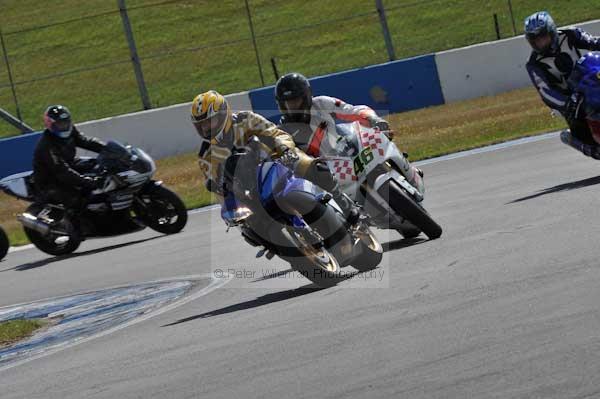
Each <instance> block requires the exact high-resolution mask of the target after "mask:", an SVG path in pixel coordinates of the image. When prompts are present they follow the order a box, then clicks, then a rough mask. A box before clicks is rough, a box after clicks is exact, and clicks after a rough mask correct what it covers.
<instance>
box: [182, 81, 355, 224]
mask: <svg viewBox="0 0 600 399" xmlns="http://www.w3.org/2000/svg"><path fill="white" fill-rule="evenodd" d="M191 119H192V123H193V124H194V127H195V128H196V131H197V132H198V134H199V136H200V137H201V139H202V143H201V147H200V151H199V153H198V156H199V165H200V170H201V171H202V178H203V180H204V183H205V185H206V187H207V188H208V189H209V190H210V191H212V192H215V193H217V194H218V195H220V196H222V195H223V189H224V178H225V170H224V168H225V162H226V160H227V158H228V157H229V156H230V155H231V154H232V152H233V150H234V149H241V148H244V147H246V145H247V143H248V140H249V139H250V138H251V137H252V136H257V137H258V138H260V141H261V142H262V144H264V145H266V146H267V147H268V148H269V149H270V151H272V155H273V156H274V157H278V158H279V159H280V160H281V162H282V163H283V164H285V165H286V166H288V167H291V168H292V169H293V170H294V172H295V174H296V175H297V176H299V177H303V178H305V179H307V180H310V181H311V182H313V183H315V184H316V185H318V186H319V187H321V188H323V189H324V190H326V191H328V192H329V193H331V195H332V196H333V198H334V199H335V201H336V202H337V203H338V204H339V205H340V207H341V208H342V211H343V212H344V214H345V215H346V219H347V221H348V222H349V223H350V224H354V223H356V222H357V221H358V219H359V217H360V214H359V211H358V209H357V207H356V206H355V205H354V203H353V202H352V200H351V199H350V198H348V197H347V196H346V195H344V194H343V193H342V192H341V190H340V189H339V187H338V183H337V181H336V179H335V177H334V176H333V175H332V173H331V171H330V170H329V167H328V166H327V164H325V163H324V162H321V161H317V160H315V159H314V158H312V157H311V156H309V155H307V154H306V153H305V152H303V151H302V150H300V149H299V148H297V147H296V145H295V144H294V140H293V139H292V137H291V136H290V135H289V134H287V133H286V132H284V131H282V130H280V129H278V128H277V126H275V125H274V124H273V123H271V122H269V121H268V120H267V119H265V118H264V117H262V116H260V115H258V114H256V113H254V112H251V111H243V112H232V110H231V106H230V105H229V103H228V102H227V99H226V98H225V97H224V96H222V95H221V94H219V93H218V92H216V91H214V90H210V91H207V92H205V93H202V94H199V95H198V96H196V98H194V101H193V103H192V109H191Z"/></svg>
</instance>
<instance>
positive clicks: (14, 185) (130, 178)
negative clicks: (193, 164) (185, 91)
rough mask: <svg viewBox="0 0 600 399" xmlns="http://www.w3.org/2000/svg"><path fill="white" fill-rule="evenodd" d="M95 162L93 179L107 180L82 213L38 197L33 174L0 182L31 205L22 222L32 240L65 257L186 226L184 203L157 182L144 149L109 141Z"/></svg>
mask: <svg viewBox="0 0 600 399" xmlns="http://www.w3.org/2000/svg"><path fill="white" fill-rule="evenodd" d="M80 162H83V163H86V162H87V163H93V167H91V168H90V167H89V165H88V166H87V167H86V169H88V170H92V172H91V173H90V175H92V176H102V177H104V179H105V184H104V187H103V188H102V189H98V190H95V191H93V192H92V193H91V194H90V196H89V197H88V198H87V202H86V206H85V208H84V209H82V210H72V209H66V208H65V207H64V206H63V205H62V204H54V203H48V202H47V201H44V199H43V195H41V193H36V190H35V184H34V182H33V174H32V172H25V173H20V174H16V175H12V176H8V177H6V178H4V179H2V180H0V189H2V190H3V191H4V192H5V193H7V194H8V195H11V196H13V197H16V198H18V199H21V200H25V201H28V202H32V204H31V205H30V206H29V207H28V208H27V210H26V211H25V212H24V213H23V214H22V215H20V216H19V217H18V220H19V221H20V222H21V224H22V225H23V229H24V230H25V234H26V235H27V237H28V238H29V240H30V241H31V242H32V243H33V244H34V245H35V246H36V247H37V248H38V249H40V250H41V251H43V252H46V253H48V254H50V255H66V254H70V253H72V252H74V251H75V250H77V248H78V247H79V245H80V244H81V242H82V241H83V240H85V239H86V238H91V237H109V236H116V235H121V234H128V233H133V232H136V231H140V230H142V229H144V228H145V227H150V228H151V229H153V230H156V231H158V232H160V233H163V234H174V233H178V232H179V231H181V230H182V229H183V228H184V227H185V225H186V223H187V210H186V208H185V205H184V204H183V202H182V201H181V199H180V198H179V197H178V196H177V194H175V193H174V192H172V191H171V190H169V189H167V188H166V187H164V186H163V185H162V182H159V181H155V180H152V176H153V175H154V173H155V172H156V165H155V164H154V161H153V160H152V158H151V157H150V156H149V155H148V154H146V153H145V152H144V151H143V150H141V149H139V148H135V147H131V146H124V145H122V144H120V143H117V142H115V141H110V142H108V144H107V145H106V147H105V149H104V150H103V151H102V152H101V153H100V154H98V157H97V158H95V159H94V158H87V159H82V160H81V161H80Z"/></svg>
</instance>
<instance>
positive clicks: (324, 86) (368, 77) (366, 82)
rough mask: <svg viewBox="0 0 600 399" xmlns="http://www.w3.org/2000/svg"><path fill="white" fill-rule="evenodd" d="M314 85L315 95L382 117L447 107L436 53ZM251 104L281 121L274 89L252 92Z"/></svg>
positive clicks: (355, 71)
mask: <svg viewBox="0 0 600 399" xmlns="http://www.w3.org/2000/svg"><path fill="white" fill-rule="evenodd" d="M310 82H311V86H312V90H313V95H314V96H318V95H329V96H333V97H338V98H340V99H342V100H344V101H346V102H348V103H350V104H356V105H358V104H361V105H368V106H370V107H371V108H373V109H375V110H376V111H378V112H379V113H382V114H386V113H394V112H403V111H409V110H413V109H418V108H425V107H429V106H432V105H440V104H444V96H443V94H442V88H441V85H440V79H439V76H438V71H437V66H436V63H435V55H433V54H432V55H425V56H421V57H416V58H409V59H406V60H400V61H393V62H388V63H385V64H379V65H373V66H369V67H365V68H359V69H353V70H350V71H345V72H340V73H334V74H331V75H325V76H320V77H317V78H313V79H311V80H310ZM250 101H251V102H252V108H253V109H254V111H255V112H258V113H260V114H262V115H264V116H265V117H267V118H268V119H270V120H272V121H274V122H275V121H277V119H278V114H279V112H278V111H277V104H276V102H275V99H274V94H273V86H269V87H265V88H261V89H256V90H252V91H250Z"/></svg>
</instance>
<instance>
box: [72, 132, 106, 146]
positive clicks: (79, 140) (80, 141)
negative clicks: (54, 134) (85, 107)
mask: <svg viewBox="0 0 600 399" xmlns="http://www.w3.org/2000/svg"><path fill="white" fill-rule="evenodd" d="M73 136H74V137H75V145H76V146H77V147H79V148H83V149H85V150H88V151H92V152H96V153H100V152H102V150H103V149H104V147H105V146H106V144H104V143H103V142H102V141H100V140H98V139H96V138H94V137H87V136H86V135H84V134H83V133H81V132H80V131H79V130H77V128H76V127H75V126H73Z"/></svg>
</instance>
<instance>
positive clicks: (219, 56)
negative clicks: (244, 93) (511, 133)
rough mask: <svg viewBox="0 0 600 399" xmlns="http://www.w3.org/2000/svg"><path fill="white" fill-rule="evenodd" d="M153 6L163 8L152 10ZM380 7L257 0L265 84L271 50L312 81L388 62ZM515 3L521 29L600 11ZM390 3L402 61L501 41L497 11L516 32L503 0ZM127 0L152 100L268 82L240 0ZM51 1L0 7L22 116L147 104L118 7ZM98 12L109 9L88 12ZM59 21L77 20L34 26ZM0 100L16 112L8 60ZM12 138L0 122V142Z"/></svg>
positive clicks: (12, 0)
mask: <svg viewBox="0 0 600 399" xmlns="http://www.w3.org/2000/svg"><path fill="white" fill-rule="evenodd" d="M155 3H161V5H159V6H153V7H147V6H149V5H152V4H155ZM374 4H375V2H373V1H364V0H346V1H344V2H343V7H340V2H339V1H337V0H302V1H300V0H292V1H279V0H250V8H251V12H252V16H253V21H254V27H255V32H256V35H257V37H258V38H257V46H258V51H259V56H260V59H261V65H262V69H263V73H264V76H265V84H271V83H273V82H274V76H273V73H272V71H271V64H270V60H271V58H272V57H274V58H276V59H277V63H278V69H279V72H280V73H284V72H289V71H292V70H297V71H300V72H303V73H304V74H306V75H308V76H315V75H320V74H325V73H331V72H337V71H340V70H345V69H349V68H354V67H360V66H365V65H371V64H375V63H381V62H385V61H387V53H386V49H385V44H384V40H383V35H382V33H381V26H380V24H379V19H378V15H377V13H376V12H375V6H374ZM512 4H513V9H514V13H515V19H516V26H517V33H520V32H521V30H522V21H523V18H524V17H525V16H526V15H528V14H530V13H532V12H534V11H537V10H539V9H548V11H550V12H551V13H552V14H553V16H554V17H555V19H556V21H557V22H558V23H559V24H569V23H575V22H578V21H583V20H589V19H594V18H600V8H599V7H597V0H572V1H554V2H550V3H549V2H547V1H542V0H512ZM384 5H385V7H386V9H387V17H388V25H389V28H390V31H391V35H392V41H393V43H394V47H395V53H396V57H397V58H406V57H410V56H415V55H421V54H426V53H431V52H435V51H440V50H445V49H450V48H456V47H461V46H465V45H469V44H473V43H479V42H484V41H489V40H494V39H495V31H494V25H493V18H492V17H493V14H498V17H499V20H500V28H501V32H502V36H503V37H507V36H509V35H512V23H511V22H510V19H509V11H508V6H507V2H506V0H489V1H485V2H482V1H479V0H423V1H420V2H415V1H410V0H386V1H384ZM127 6H128V7H129V9H130V10H129V17H130V19H131V24H132V27H133V33H134V36H135V39H136V42H137V48H138V52H139V54H140V57H141V63H142V68H143V71H144V77H145V80H146V83H147V86H148V92H149V96H150V99H151V102H152V105H153V106H154V107H158V106H165V105H170V104H175V103H180V102H185V101H191V99H192V98H193V97H194V95H196V94H197V93H198V92H199V91H201V90H206V89H208V88H216V89H218V90H220V91H221V92H223V93H231V92H236V91H241V90H246V89H251V88H256V87H260V86H261V85H262V84H261V80H260V78H259V73H258V68H257V63H256V55H255V53H254V48H253V46H252V41H251V38H250V34H249V28H248V20H247V16H246V11H245V7H244V6H243V2H240V1H238V0H235V1H234V0H224V1H219V2H214V1H206V0H180V1H167V2H162V1H160V0H127ZM48 7H50V6H46V5H44V6H40V2H39V1H37V0H6V1H4V2H3V4H2V13H1V14H0V26H1V27H2V31H3V32H4V34H5V42H6V46H7V48H8V56H9V59H10V64H11V69H12V73H13V77H14V80H15V81H16V82H17V83H18V84H17V90H16V92H17V96H18V99H19V102H20V105H21V109H22V111H23V116H24V119H25V121H26V122H27V123H29V124H31V125H32V126H33V127H35V128H39V127H40V126H41V122H42V121H41V117H40V114H41V112H42V111H43V110H44V108H45V107H46V106H47V105H49V104H50V103H57V102H58V103H64V104H66V105H68V106H69V107H70V108H71V111H72V112H73V113H74V115H75V116H76V118H77V120H79V121H84V120H91V119H97V118H101V117H106V116H111V115H117V114H123V113H127V112H133V111H138V110H141V102H140V99H139V94H138V89H137V86H136V80H135V77H134V74H133V70H132V66H131V64H130V62H129V57H130V56H129V50H128V47H127V43H126V41H125V39H124V34H123V27H122V23H121V19H120V15H119V13H118V10H117V8H116V2H114V1H112V2H110V1H104V0H86V1H84V2H82V1H78V0H60V1H56V2H53V3H52V6H51V7H50V8H51V12H48ZM93 14H103V15H102V16H99V17H97V18H93V19H81V18H82V17H85V16H89V15H93ZM357 15H358V17H356V16H357ZM62 21H71V22H67V23H64V24H59V25H56V26H51V27H46V28H43V29H37V28H36V27H40V26H44V25H47V24H53V23H56V22H62ZM304 26H312V27H311V28H307V29H304V28H303V27H304ZM523 61H524V60H515V62H523ZM102 65H105V66H104V67H102V68H99V69H90V68H97V67H98V66H102ZM51 76H53V77H51ZM0 104H2V108H6V109H7V110H8V111H10V112H14V111H15V107H14V101H13V96H12V92H11V90H10V88H9V86H8V74H7V70H6V66H5V65H4V62H0ZM14 133H15V130H14V129H12V128H10V127H9V126H8V125H7V124H5V123H4V122H2V123H1V124H0V137H2V135H8V134H14Z"/></svg>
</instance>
